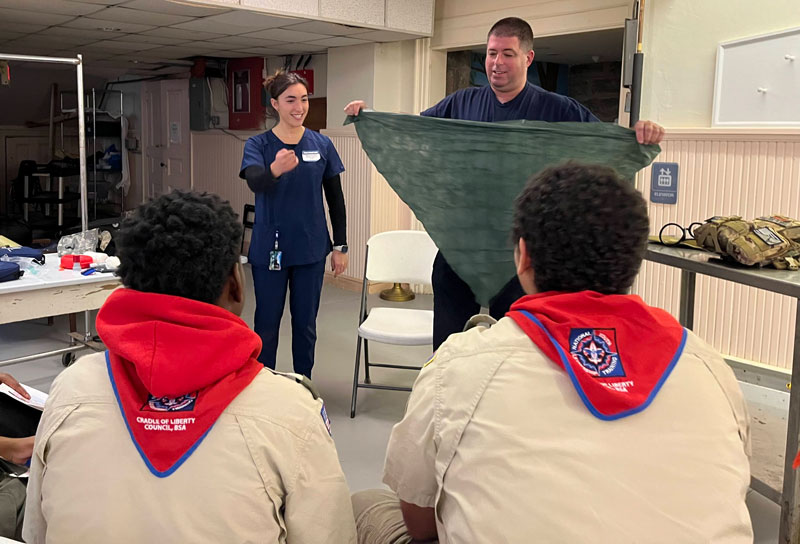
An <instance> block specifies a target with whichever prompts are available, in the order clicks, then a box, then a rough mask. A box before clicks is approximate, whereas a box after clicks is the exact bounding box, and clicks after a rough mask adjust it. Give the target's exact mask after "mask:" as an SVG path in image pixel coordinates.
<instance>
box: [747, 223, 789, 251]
mask: <svg viewBox="0 0 800 544" xmlns="http://www.w3.org/2000/svg"><path fill="white" fill-rule="evenodd" d="M753 234H755V235H756V236H758V237H759V238H761V240H762V241H763V242H764V243H765V244H767V245H768V246H770V247H772V246H779V245H781V244H782V243H783V238H781V237H780V236H778V233H776V232H775V231H774V230H772V229H771V228H769V227H761V228H760V229H753Z"/></svg>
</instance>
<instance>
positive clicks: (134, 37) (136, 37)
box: [114, 34, 187, 45]
mask: <svg viewBox="0 0 800 544" xmlns="http://www.w3.org/2000/svg"><path fill="white" fill-rule="evenodd" d="M114 40H119V41H127V42H137V43H152V44H156V45H178V44H180V43H186V41H187V40H185V39H183V38H165V37H163V36H149V35H147V34H122V35H120V36H118V37H115V38H114Z"/></svg>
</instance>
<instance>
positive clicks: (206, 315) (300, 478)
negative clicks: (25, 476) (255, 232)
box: [23, 191, 355, 544]
mask: <svg viewBox="0 0 800 544" xmlns="http://www.w3.org/2000/svg"><path fill="white" fill-rule="evenodd" d="M241 236H242V226H241V224H240V223H239V221H238V218H237V217H236V214H235V213H234V212H233V210H232V209H231V207H230V205H229V204H228V203H227V202H223V201H222V200H220V198H219V197H217V196H216V195H210V194H207V193H202V194H201V193H186V192H180V191H174V192H173V193H171V194H169V195H164V196H162V197H160V198H158V199H156V200H154V201H152V202H149V203H147V204H143V205H142V206H140V207H139V209H138V210H137V211H136V213H135V214H134V215H133V216H132V217H130V218H128V219H126V220H125V221H124V222H123V223H122V228H121V229H120V231H119V235H118V237H117V248H118V250H119V253H120V258H121V260H122V266H121V267H120V269H119V276H120V278H121V279H122V283H123V285H124V286H125V288H124V289H118V290H117V291H115V292H114V293H113V294H112V295H111V296H110V297H109V298H108V300H107V301H106V303H105V304H104V305H103V307H102V308H101V309H100V312H99V314H98V315H97V331H98V333H99V334H100V337H101V338H102V339H103V341H104V342H105V344H106V345H107V346H108V351H107V352H106V353H97V354H93V355H87V356H86V357H82V358H81V359H80V360H78V361H77V362H76V363H75V364H74V365H73V366H71V367H70V368H68V369H66V370H65V371H64V372H63V373H62V374H61V375H60V376H58V378H56V380H55V382H53V386H52V388H51V390H50V397H49V399H48V401H47V405H46V407H45V410H44V414H43V416H42V420H41V423H40V424H39V429H38V432H37V436H36V441H35V446H34V454H33V459H32V461H31V477H30V482H29V484H28V497H29V498H28V502H27V509H26V511H25V523H24V528H23V536H24V538H25V541H26V542H29V543H44V542H61V543H64V542H76V543H78V542H115V543H127V542H131V543H134V542H135V543H141V542H156V541H158V542H162V541H163V542H193V543H196V542H209V543H211V542H214V543H218V542H278V543H285V542H287V541H288V542H292V543H295V542H302V543H309V544H311V543H319V542H353V541H354V540H355V527H354V524H353V518H352V510H351V506H350V500H349V492H348V489H347V483H346V482H345V479H344V475H343V474H342V469H341V467H340V466H339V460H338V457H337V455H336V447H335V446H334V444H333V439H332V438H331V436H330V434H329V433H330V430H329V423H328V421H327V415H326V414H325V408H324V406H323V404H322V401H321V400H320V399H318V398H317V397H316V395H315V394H313V393H312V392H311V391H310V390H307V389H306V388H304V387H303V386H302V385H300V384H298V383H297V382H296V381H295V379H293V378H292V379H288V378H287V377H285V376H281V375H278V374H277V373H274V372H272V371H270V370H267V369H265V368H264V366H263V365H262V364H261V363H259V362H258V360H257V359H256V357H257V356H258V354H259V351H260V350H261V340H260V339H259V337H258V336H257V335H256V334H255V333H254V332H253V331H251V330H250V329H249V328H248V326H247V324H246V323H245V322H244V321H242V320H241V319H240V318H239V317H238V315H239V314H241V312H242V307H243V305H244V281H243V280H244V273H243V270H242V267H241V265H240V264H239V247H240V246H239V243H240V240H241Z"/></svg>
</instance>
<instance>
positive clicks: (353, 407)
mask: <svg viewBox="0 0 800 544" xmlns="http://www.w3.org/2000/svg"><path fill="white" fill-rule="evenodd" d="M360 363H361V337H360V336H359V337H358V340H356V364H355V367H356V368H355V371H354V372H353V394H352V396H351V397H350V419H352V418H354V417H356V399H357V398H358V368H359V366H360Z"/></svg>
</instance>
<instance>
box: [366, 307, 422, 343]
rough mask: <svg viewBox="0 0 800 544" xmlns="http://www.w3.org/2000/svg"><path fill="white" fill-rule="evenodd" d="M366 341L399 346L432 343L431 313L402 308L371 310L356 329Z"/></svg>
mask: <svg viewBox="0 0 800 544" xmlns="http://www.w3.org/2000/svg"><path fill="white" fill-rule="evenodd" d="M358 335H359V336H360V337H361V338H364V339H366V340H374V341H376V342H381V343H384V344H396V345H401V346H424V345H426V344H432V343H433V311H432V310H410V309H403V308H384V307H381V308H373V309H372V310H371V311H370V312H369V315H368V316H367V319H365V320H364V322H363V323H362V324H361V326H359V327H358Z"/></svg>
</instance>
